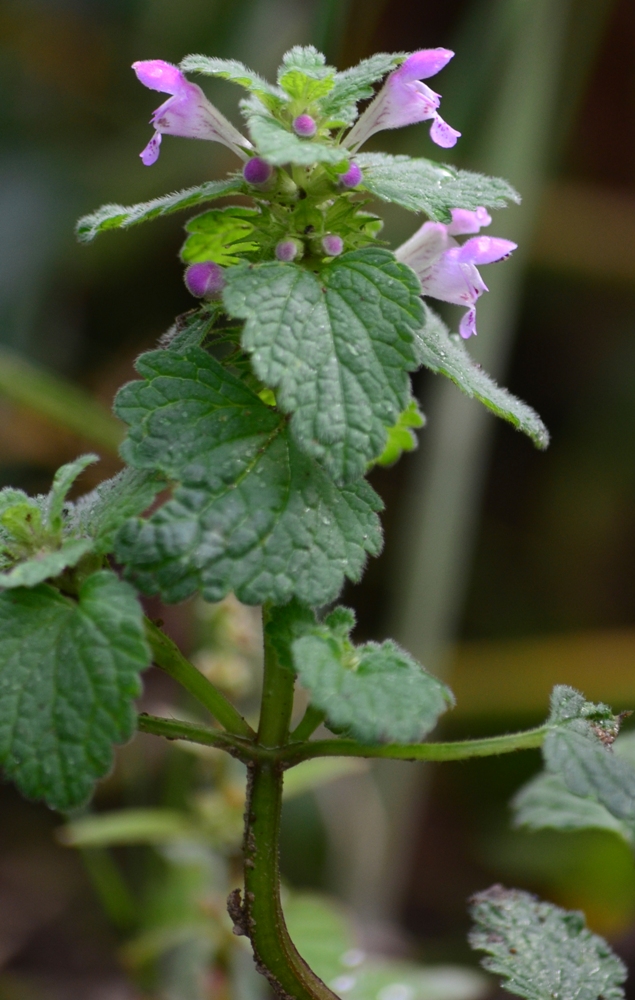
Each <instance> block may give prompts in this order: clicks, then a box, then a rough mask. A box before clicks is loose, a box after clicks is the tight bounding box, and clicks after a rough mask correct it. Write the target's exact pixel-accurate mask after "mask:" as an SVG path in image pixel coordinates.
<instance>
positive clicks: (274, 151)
mask: <svg viewBox="0 0 635 1000" xmlns="http://www.w3.org/2000/svg"><path fill="white" fill-rule="evenodd" d="M242 106H243V110H244V113H245V115H246V118H247V126H248V128H249V134H250V136H251V140H252V142H253V144H254V146H255V147H256V149H257V150H258V155H259V156H262V157H263V158H264V159H265V160H267V162H268V163H271V165H272V166H274V167H281V166H283V165H284V164H285V163H292V164H294V165H295V166H299V167H310V166H313V164H314V163H330V164H331V165H333V166H336V165H337V164H340V163H341V164H345V163H347V162H348V160H349V159H350V153H349V152H348V150H347V149H344V148H343V147H342V146H336V145H335V144H334V143H332V142H330V143H329V142H320V140H319V139H300V138H299V136H297V135H295V133H294V132H292V131H291V126H290V125H285V124H284V123H283V122H281V121H278V119H277V118H273V117H272V116H271V115H270V114H268V113H267V111H266V109H265V108H264V107H263V106H262V105H260V106H258V103H257V102H255V101H253V100H252V101H249V102H247V101H243V102H242Z"/></svg>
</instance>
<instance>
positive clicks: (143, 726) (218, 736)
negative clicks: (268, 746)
mask: <svg viewBox="0 0 635 1000" xmlns="http://www.w3.org/2000/svg"><path fill="white" fill-rule="evenodd" d="M137 729H138V730H139V732H140V733H153V734H154V735H155V736H164V737H165V738H166V740H187V742H188V743H200V744H202V746H206V747H216V748H217V749H218V750H225V751H227V753H229V754H231V755H232V757H237V758H238V759H239V760H242V761H245V763H246V762H247V761H250V760H259V759H260V758H261V757H262V756H263V751H262V749H261V748H260V747H256V746H255V745H254V744H253V743H251V741H250V740H245V739H241V738H240V737H238V736H232V735H231V734H230V733H223V732H221V731H220V730H218V729H209V728H208V727H207V726H196V725H193V724H192V723H191V722H181V721H180V720H178V719H163V718H161V717H160V716H158V715H147V714H146V713H145V712H144V713H143V714H141V715H140V716H139V717H138V719H137Z"/></svg>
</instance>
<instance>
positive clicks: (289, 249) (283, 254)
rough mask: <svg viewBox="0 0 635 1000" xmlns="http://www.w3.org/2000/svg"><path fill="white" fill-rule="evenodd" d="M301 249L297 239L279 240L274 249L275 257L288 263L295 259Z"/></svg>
mask: <svg viewBox="0 0 635 1000" xmlns="http://www.w3.org/2000/svg"><path fill="white" fill-rule="evenodd" d="M301 249H302V246H301V244H300V242H299V240H294V239H288V240H280V242H279V243H278V245H277V246H276V250H275V253H276V258H277V259H278V260H281V261H284V263H285V264H289V263H291V261H292V260H295V259H296V257H297V256H298V254H299V253H300V251H301Z"/></svg>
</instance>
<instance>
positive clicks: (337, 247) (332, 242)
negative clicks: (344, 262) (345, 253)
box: [322, 233, 344, 257]
mask: <svg viewBox="0 0 635 1000" xmlns="http://www.w3.org/2000/svg"><path fill="white" fill-rule="evenodd" d="M322 249H323V250H324V253H325V254H326V256H327V257H337V256H338V255H339V254H341V252H342V250H343V249H344V240H343V239H342V237H341V236H336V235H334V234H333V233H329V234H328V235H327V236H325V237H324V238H323V239H322Z"/></svg>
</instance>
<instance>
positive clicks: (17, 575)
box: [0, 538, 93, 590]
mask: <svg viewBox="0 0 635 1000" xmlns="http://www.w3.org/2000/svg"><path fill="white" fill-rule="evenodd" d="M92 548H93V543H92V542H91V541H90V539H88V538H65V539H64V540H63V541H62V542H61V543H60V545H59V547H58V548H55V549H53V550H49V551H47V550H43V551H42V552H41V553H36V554H35V555H32V556H30V557H29V558H27V559H25V560H24V561H23V562H19V563H18V564H17V565H16V566H14V567H13V568H12V569H9V570H6V571H5V572H3V573H0V590H10V589H12V588H14V587H35V586H36V585H37V584H38V583H42V582H43V581H44V580H51V579H53V578H54V577H56V576H59V575H60V573H62V572H63V571H64V570H65V569H68V568H69V567H71V566H76V565H77V563H78V562H79V561H80V559H82V557H83V556H85V555H87V554H88V553H89V552H90V551H91V550H92Z"/></svg>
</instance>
